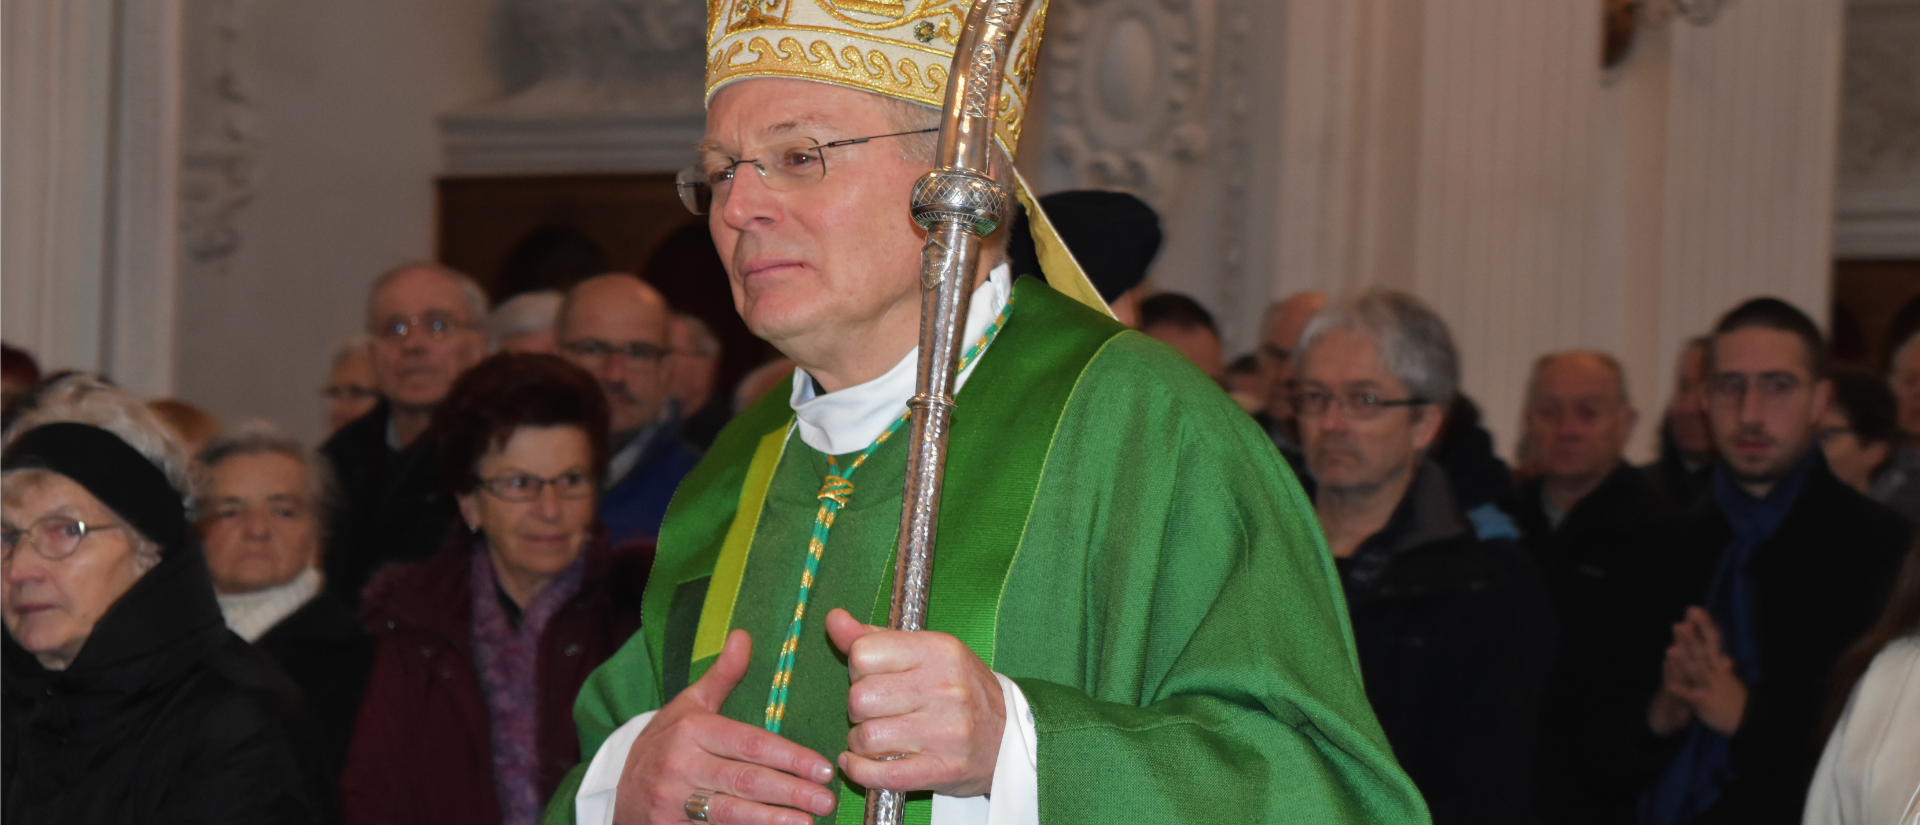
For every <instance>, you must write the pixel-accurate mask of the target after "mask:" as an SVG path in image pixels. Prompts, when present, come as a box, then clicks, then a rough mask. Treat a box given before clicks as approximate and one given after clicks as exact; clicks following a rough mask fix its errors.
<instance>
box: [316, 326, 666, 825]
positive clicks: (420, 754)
mask: <svg viewBox="0 0 1920 825" xmlns="http://www.w3.org/2000/svg"><path fill="white" fill-rule="evenodd" d="M429 433H430V434H431V435H432V436H433V437H436V438H438V439H439V440H440V441H439V455H440V461H441V468H440V469H441V473H442V475H443V477H444V480H445V483H446V484H447V486H448V487H449V488H450V489H451V490H452V491H453V492H454V493H455V494H456V496H457V497H458V499H459V503H460V512H461V515H462V517H463V518H464V519H465V521H466V526H467V528H468V529H467V531H466V532H465V534H464V535H460V536H458V537H456V538H455V539H454V540H452V541H450V542H449V543H448V545H447V547H446V548H444V549H443V550H442V551H441V552H440V553H439V554H438V555H436V556H434V557H433V558H431V559H429V560H427V561H425V562H422V563H420V564H418V565H414V566H411V567H407V568H396V569H394V570H391V571H388V572H387V573H385V574H383V575H381V576H380V577H378V578H377V579H376V581H375V583H374V584H373V585H372V586H370V587H369V588H368V607H367V615H368V617H369V627H370V629H371V630H372V632H373V633H375V634H376V636H378V638H379V649H378V652H377V653H376V654H375V660H374V666H373V675H372V677H371V679H370V682H369V684H368V686H367V694H366V698H365V700H364V701H363V703H362V705H361V711H360V719H359V724H358V726H357V727H356V729H355V732H354V742H353V748H352V752H351V754H350V755H349V757H348V760H347V768H346V772H345V776H344V777H343V779H342V782H341V790H342V799H343V804H344V807H345V813H346V821H347V822H348V823H349V824H350V825H366V824H370V823H408V824H409V825H413V824H415V823H438V822H445V823H461V824H462V825H467V824H468V823H479V824H480V825H492V823H501V825H531V824H532V823H534V822H536V821H538V819H539V816H540V813H541V810H542V808H543V806H544V805H545V803H546V800H547V797H548V796H550V795H551V794H552V793H553V790H554V788H555V786H556V785H558V784H559V782H560V778H561V776H562V775H563V774H565V773H566V771H567V769H568V768H570V767H572V766H573V764H574V763H575V762H577V761H578V760H579V758H580V746H579V742H578V740H577V738H576V733H575V729H574V725H573V719H572V709H573V700H574V696H575V694H577V693H578V692H579V690H580V685H581V683H582V682H584V681H585V680H586V678H587V674H588V673H590V672H592V670H593V669H594V668H595V667H596V666H598V665H599V664H600V663H601V662H602V661H605V660H606V659H607V658H608V657H609V656H611V655H613V652H614V651H615V650H616V649H618V648H619V646H620V645H621V644H623V643H624V642H625V641H626V640H627V638H628V637H629V636H632V635H633V633H634V631H635V630H636V629H637V628H638V627H639V624H640V598H639V596H640V592H641V590H642V589H643V587H644V586H645V583H646V576H647V570H648V567H649V566H650V565H651V563H652V555H653V554H652V547H651V546H650V545H649V546H646V547H633V548H628V547H621V548H614V547H610V546H609V545H608V542H607V539H606V535H605V531H604V530H602V529H600V528H599V527H598V526H597V525H596V524H595V522H594V520H593V512H594V499H595V495H596V493H597V492H598V491H599V489H600V480H601V477H602V475H603V473H604V468H605V466H606V460H607V435H606V433H607V408H606V401H605V399H604V398H603V397H602V395H601V392H600V388H599V386H598V384H597V383H596V382H595V381H594V379H593V377H592V376H590V375H588V374H587V373H586V372H584V371H582V370H580V369H579V368H577V367H574V366H573V365H571V364H568V363H567V362H565V361H563V360H561V359H559V358H556V357H554V356H550V355H498V356H494V357H493V358H490V359H488V360H486V361H484V362H482V363H481V364H479V365H478V366H476V367H474V368H473V369H472V370H470V371H469V372H467V374H466V375H464V376H462V377H461V378H460V380H459V381H458V382H456V383H455V384H454V387H453V389H452V391H451V392H450V393H449V394H448V396H447V398H446V399H445V400H444V401H442V402H441V404H440V405H439V407H438V409H437V410H436V411H435V413H434V421H433V425H432V428H431V429H430V430H429Z"/></svg>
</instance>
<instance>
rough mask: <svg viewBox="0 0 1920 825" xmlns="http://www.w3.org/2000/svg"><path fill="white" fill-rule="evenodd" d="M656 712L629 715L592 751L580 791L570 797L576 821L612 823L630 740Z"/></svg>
mask: <svg viewBox="0 0 1920 825" xmlns="http://www.w3.org/2000/svg"><path fill="white" fill-rule="evenodd" d="M656 713H659V711H655V710H650V711H647V712H646V713H642V714H640V715H639V716H635V717H633V718H632V719H628V720H627V723H626V724H624V725H621V726H620V727H618V728H615V729H614V731H613V735H611V736H608V737H607V741H605V742H601V743H600V749H599V750H597V751H594V752H593V761H592V762H589V763H587V774H586V776H584V777H581V779H580V792H579V793H577V794H575V795H574V797H573V817H574V822H575V823H576V825H613V798H614V795H615V794H616V793H617V792H618V791H619V790H620V773H621V771H623V770H625V769H626V767H627V752H628V751H631V750H633V741H634V740H635V739H639V738H640V733H641V732H642V731H644V730H646V729H647V723H649V722H652V721H653V715H654V714H656Z"/></svg>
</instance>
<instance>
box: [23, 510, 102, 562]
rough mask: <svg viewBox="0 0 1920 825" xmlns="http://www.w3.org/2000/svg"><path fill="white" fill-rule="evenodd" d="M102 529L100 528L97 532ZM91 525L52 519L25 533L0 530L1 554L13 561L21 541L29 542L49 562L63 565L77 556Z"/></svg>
mask: <svg viewBox="0 0 1920 825" xmlns="http://www.w3.org/2000/svg"><path fill="white" fill-rule="evenodd" d="M96 529H98V528H96ZM87 532H88V528H87V524H86V522H83V521H77V520H75V519H70V518H66V517H65V516H48V517H46V518H43V519H41V520H39V521H36V522H34V523H33V524H32V525H30V526H28V527H27V529H25V530H19V529H10V530H0V552H3V553H5V557H6V559H7V560H9V561H11V560H12V559H13V551H14V550H16V549H18V548H19V546H20V542H21V540H23V539H24V540H25V541H27V542H28V543H29V544H32V545H33V546H34V549H36V550H38V551H39V553H40V555H41V556H42V557H43V558H45V559H47V560H48V561H59V560H61V559H64V558H66V557H68V556H71V555H73V551H74V550H75V549H77V548H78V547H79V546H80V540H81V539H84V538H86V537H87Z"/></svg>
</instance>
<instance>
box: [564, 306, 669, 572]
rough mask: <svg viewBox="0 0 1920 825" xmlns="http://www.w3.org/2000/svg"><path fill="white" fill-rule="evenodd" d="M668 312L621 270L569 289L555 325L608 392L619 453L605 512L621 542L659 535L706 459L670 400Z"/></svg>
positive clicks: (570, 355)
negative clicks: (683, 482)
mask: <svg viewBox="0 0 1920 825" xmlns="http://www.w3.org/2000/svg"><path fill="white" fill-rule="evenodd" d="M670 317H671V313H670V311H669V310H668V308H667V301H666V299H665V298H663V297H661V296H660V293H659V292H658V291H657V290H655V289H654V288H653V287H652V286H651V285H649V284H648V283H647V282H645V281H642V280H640V279H639V278H636V277H634V276H632V275H628V274H625V273H617V272H616V273H609V274H606V275H598V276H595V277H592V278H588V279H586V280H584V281H581V282H580V283H578V284H575V285H574V287H573V289H571V290H568V291H567V295H566V299H565V300H564V301H562V302H561V304H560V315H559V319H558V321H557V322H556V324H555V327H554V333H555V335H556V337H557V338H558V339H559V341H560V354H561V355H562V356H565V357H566V359H567V360H569V361H572V362H573V363H574V364H576V365H578V366H579V367H580V368H581V369H584V370H586V371H587V372H589V373H592V374H593V377H594V379H595V380H598V381H599V382H600V389H601V391H602V392H604V393H605V394H606V398H607V412H608V416H607V420H608V423H609V430H610V432H609V435H608V442H607V443H609V444H611V445H613V455H612V457H611V458H609V459H608V461H607V469H606V474H605V476H604V478H605V479H606V481H605V482H604V483H603V484H602V488H603V491H602V493H601V495H600V510H599V517H600V521H601V522H602V523H604V524H605V525H606V526H607V530H608V531H609V533H610V535H611V536H612V539H613V541H614V543H615V544H620V543H623V542H628V541H633V540H636V539H651V538H654V537H655V536H658V535H659V534H660V520H661V519H663V518H665V517H666V514H667V502H668V501H670V500H672V498H673V491H674V489H675V488H676V487H679V486H680V479H682V478H684V477H686V475H687V471H689V470H692V469H693V465H695V464H697V463H699V461H700V452H699V450H697V449H695V448H694V447H692V446H691V445H689V444H687V443H686V441H685V440H684V439H682V438H681V437H680V427H681V418H680V415H679V413H678V411H677V410H676V409H675V408H674V405H673V404H671V403H669V402H668V399H667V369H666V366H665V364H664V361H665V360H666V357H667V354H668V348H667V340H668V338H667V332H668V324H669V323H670V320H669V319H670Z"/></svg>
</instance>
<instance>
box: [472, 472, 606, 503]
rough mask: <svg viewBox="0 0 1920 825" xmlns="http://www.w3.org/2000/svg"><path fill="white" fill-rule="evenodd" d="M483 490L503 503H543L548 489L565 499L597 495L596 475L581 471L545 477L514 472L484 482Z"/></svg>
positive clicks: (484, 479) (481, 485) (482, 480)
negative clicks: (595, 491) (595, 493)
mask: <svg viewBox="0 0 1920 825" xmlns="http://www.w3.org/2000/svg"><path fill="white" fill-rule="evenodd" d="M480 487H481V488H482V489H484V490H486V491H487V492H489V493H492V494H493V495H494V497H495V498H498V499H500V500H501V501H513V502H519V503H523V504H524V503H526V502H529V501H538V500H540V494H541V493H544V492H546V490H547V488H548V487H552V488H553V494H554V495H556V496H559V497H561V498H586V497H587V496H590V495H593V476H591V475H588V474H586V473H584V472H581V471H579V470H572V471H569V472H565V473H561V474H559V475H557V476H554V477H553V478H541V477H540V476H537V475H533V474H531V473H513V474H510V475H504V476H495V477H493V478H483V479H480Z"/></svg>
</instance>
